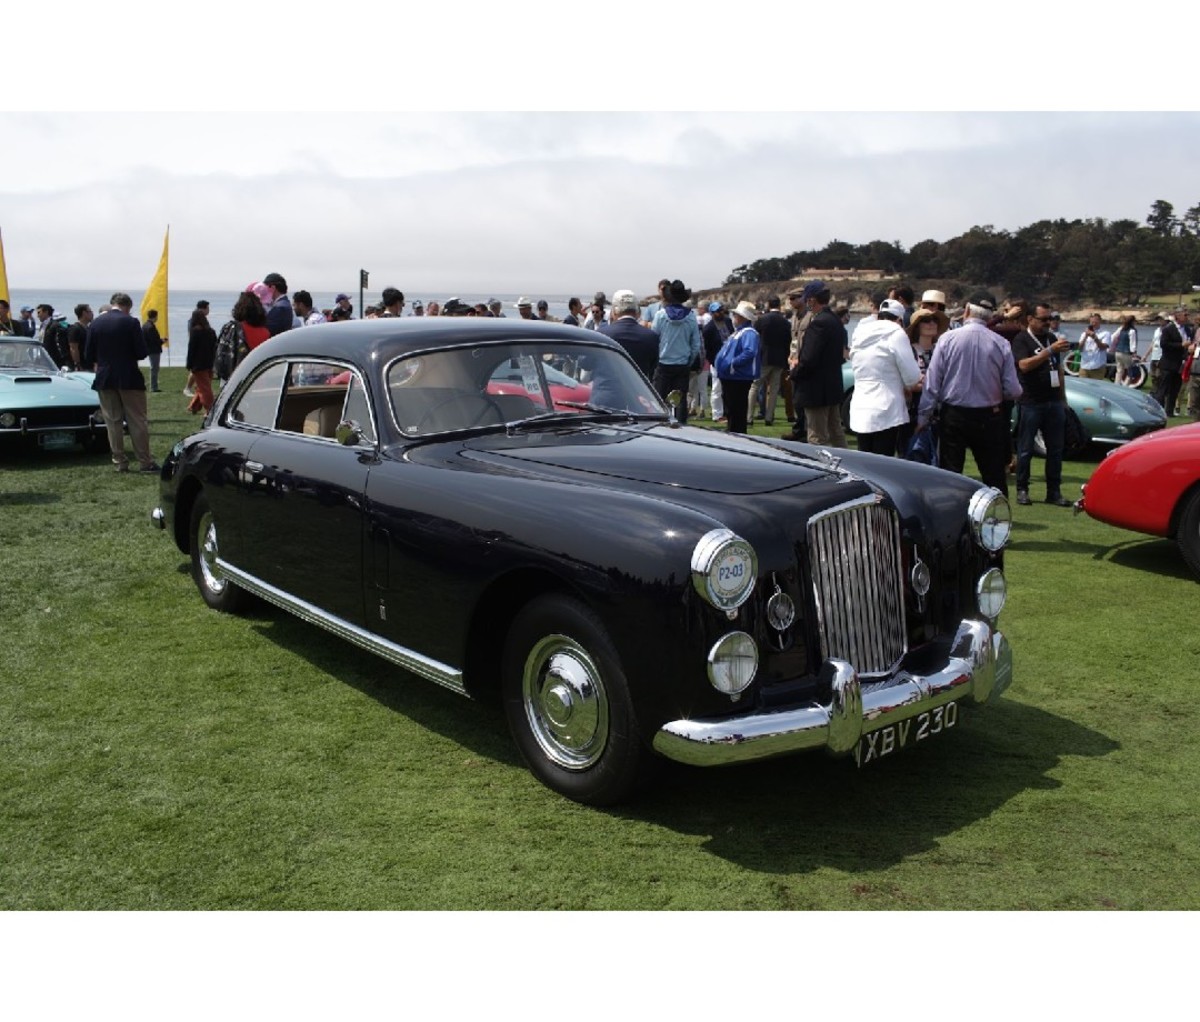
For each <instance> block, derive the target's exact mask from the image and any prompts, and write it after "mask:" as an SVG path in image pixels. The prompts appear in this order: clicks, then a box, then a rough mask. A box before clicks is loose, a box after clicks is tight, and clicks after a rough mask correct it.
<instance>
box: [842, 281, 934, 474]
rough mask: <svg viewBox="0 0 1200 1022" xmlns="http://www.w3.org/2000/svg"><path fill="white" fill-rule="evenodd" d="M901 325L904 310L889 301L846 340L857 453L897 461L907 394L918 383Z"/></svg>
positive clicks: (915, 367) (909, 348)
mask: <svg viewBox="0 0 1200 1022" xmlns="http://www.w3.org/2000/svg"><path fill="white" fill-rule="evenodd" d="M903 321H904V306H903V305H901V304H900V303H899V302H897V301H895V300H894V299H891V298H889V299H888V300H887V301H885V302H883V303H882V304H881V305H880V306H879V315H878V316H877V317H876V318H875V319H864V320H863V321H862V322H861V323H859V324H858V326H857V327H856V328H855V330H854V336H852V337H851V338H850V363H851V365H852V366H853V367H854V393H853V394H852V395H851V396H850V429H851V430H853V431H854V432H855V433H856V434H858V449H859V450H860V451H867V452H868V453H870V454H884V455H887V456H889V457H893V456H895V454H896V440H897V436H898V434H899V431H900V428H901V427H902V426H905V425H907V424H908V395H909V392H910V391H911V389H912V388H913V387H915V386H916V385H917V382H918V381H919V380H920V379H921V369H920V367H919V366H918V365H917V360H916V358H915V357H914V355H913V350H912V344H911V342H910V341H909V339H908V334H906V333H905V332H904V327H903V326H901V324H902V323H903Z"/></svg>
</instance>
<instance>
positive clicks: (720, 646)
mask: <svg viewBox="0 0 1200 1022" xmlns="http://www.w3.org/2000/svg"><path fill="white" fill-rule="evenodd" d="M757 670H758V647H757V646H755V645H754V640H753V639H752V638H751V637H750V636H749V635H747V634H746V633H745V632H730V633H729V634H728V635H723V636H722V637H721V638H720V639H718V640H717V644H716V645H715V646H713V648H712V649H710V650H709V651H708V680H709V681H710V682H712V687H713V688H715V689H716V690H717V691H718V692H724V693H725V694H726V695H727V696H736V695H738V693H740V692H743V691H745V689H746V686H747V685H749V684H750V682H752V681H753V680H754V675H755V672H756V671H757Z"/></svg>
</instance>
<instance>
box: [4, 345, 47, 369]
mask: <svg viewBox="0 0 1200 1022" xmlns="http://www.w3.org/2000/svg"><path fill="white" fill-rule="evenodd" d="M0 369H32V370H36V371H37V372H43V373H56V372H58V366H57V365H55V364H54V359H52V358H51V357H50V353H49V352H48V351H47V350H46V349H45V348H43V347H42V346H41V345H40V344H32V343H30V342H29V341H0Z"/></svg>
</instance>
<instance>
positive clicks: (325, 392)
mask: <svg viewBox="0 0 1200 1022" xmlns="http://www.w3.org/2000/svg"><path fill="white" fill-rule="evenodd" d="M351 408H353V409H354V410H355V414H349V410H350V409H351ZM346 418H353V419H355V420H356V421H357V422H358V423H359V425H360V426H362V427H363V430H364V435H365V436H366V437H367V438H368V439H370V440H371V441H372V442H374V439H375V431H374V426H373V424H372V422H371V415H370V407H369V405H368V404H367V399H366V396H365V395H364V394H363V389H362V381H361V380H359V379H358V377H357V376H356V374H355V373H354V372H353V371H352V370H350V369H347V368H346V367H345V366H343V365H338V364H337V363H334V362H297V363H293V364H292V366H291V368H290V370H289V372H288V379H287V387H286V389H285V390H284V394H283V405H282V407H281V408H280V412H279V429H280V430H282V431H283V432H287V433H302V434H304V435H305V436H318V437H323V438H325V439H327V440H333V439H335V438H336V436H337V427H338V424H339V423H341V422H342V421H343V420H344V419H346Z"/></svg>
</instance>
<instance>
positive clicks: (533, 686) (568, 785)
mask: <svg viewBox="0 0 1200 1022" xmlns="http://www.w3.org/2000/svg"><path fill="white" fill-rule="evenodd" d="M501 669H502V686H503V692H504V712H505V715H506V716H507V718H508V726H509V729H510V730H511V731H512V735H513V740H514V741H515V742H516V744H517V748H518V749H519V750H520V752H521V755H522V757H524V759H525V762H526V763H527V764H528V765H529V769H530V771H531V772H532V773H533V775H534V776H535V777H537V778H538V780H540V781H541V782H542V783H543V784H545V785H546V787H548V788H550V789H552V790H553V791H557V792H558V793H559V794H560V795H565V796H566V797H567V798H569V799H572V800H574V801H576V802H583V803H585V804H587V805H595V806H601V805H613V804H615V803H617V802H620V801H622V800H623V799H625V798H627V797H628V796H629V794H630V793H631V792H632V791H633V789H634V788H635V787H636V786H637V784H638V782H639V781H640V780H641V778H642V776H643V774H644V771H645V768H646V763H647V759H648V755H649V753H648V751H647V749H646V748H645V746H644V744H643V743H642V740H641V737H640V736H639V734H638V731H637V726H636V720H635V718H634V713H633V703H632V701H631V699H630V696H629V685H628V683H627V682H626V680H625V673H624V671H622V669H621V662H620V657H619V656H618V655H617V651H616V648H615V647H614V646H613V644H612V640H611V639H610V638H609V637H608V633H607V631H606V630H605V628H604V625H603V624H602V623H601V621H600V619H599V618H598V617H597V616H596V615H595V614H594V613H593V612H592V611H591V610H590V609H589V608H588V607H586V606H585V605H584V604H582V603H580V602H579V601H578V600H575V599H572V598H571V597H567V596H561V595H558V594H548V595H545V596H539V597H537V598H536V599H534V600H532V601H531V602H530V603H528V604H527V605H526V606H525V607H524V608H522V609H521V611H520V612H519V613H518V614H517V616H516V619H515V620H514V621H513V624H512V627H511V629H510V630H509V633H508V638H507V639H506V641H505V644H504V658H503V662H502V667H501Z"/></svg>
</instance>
